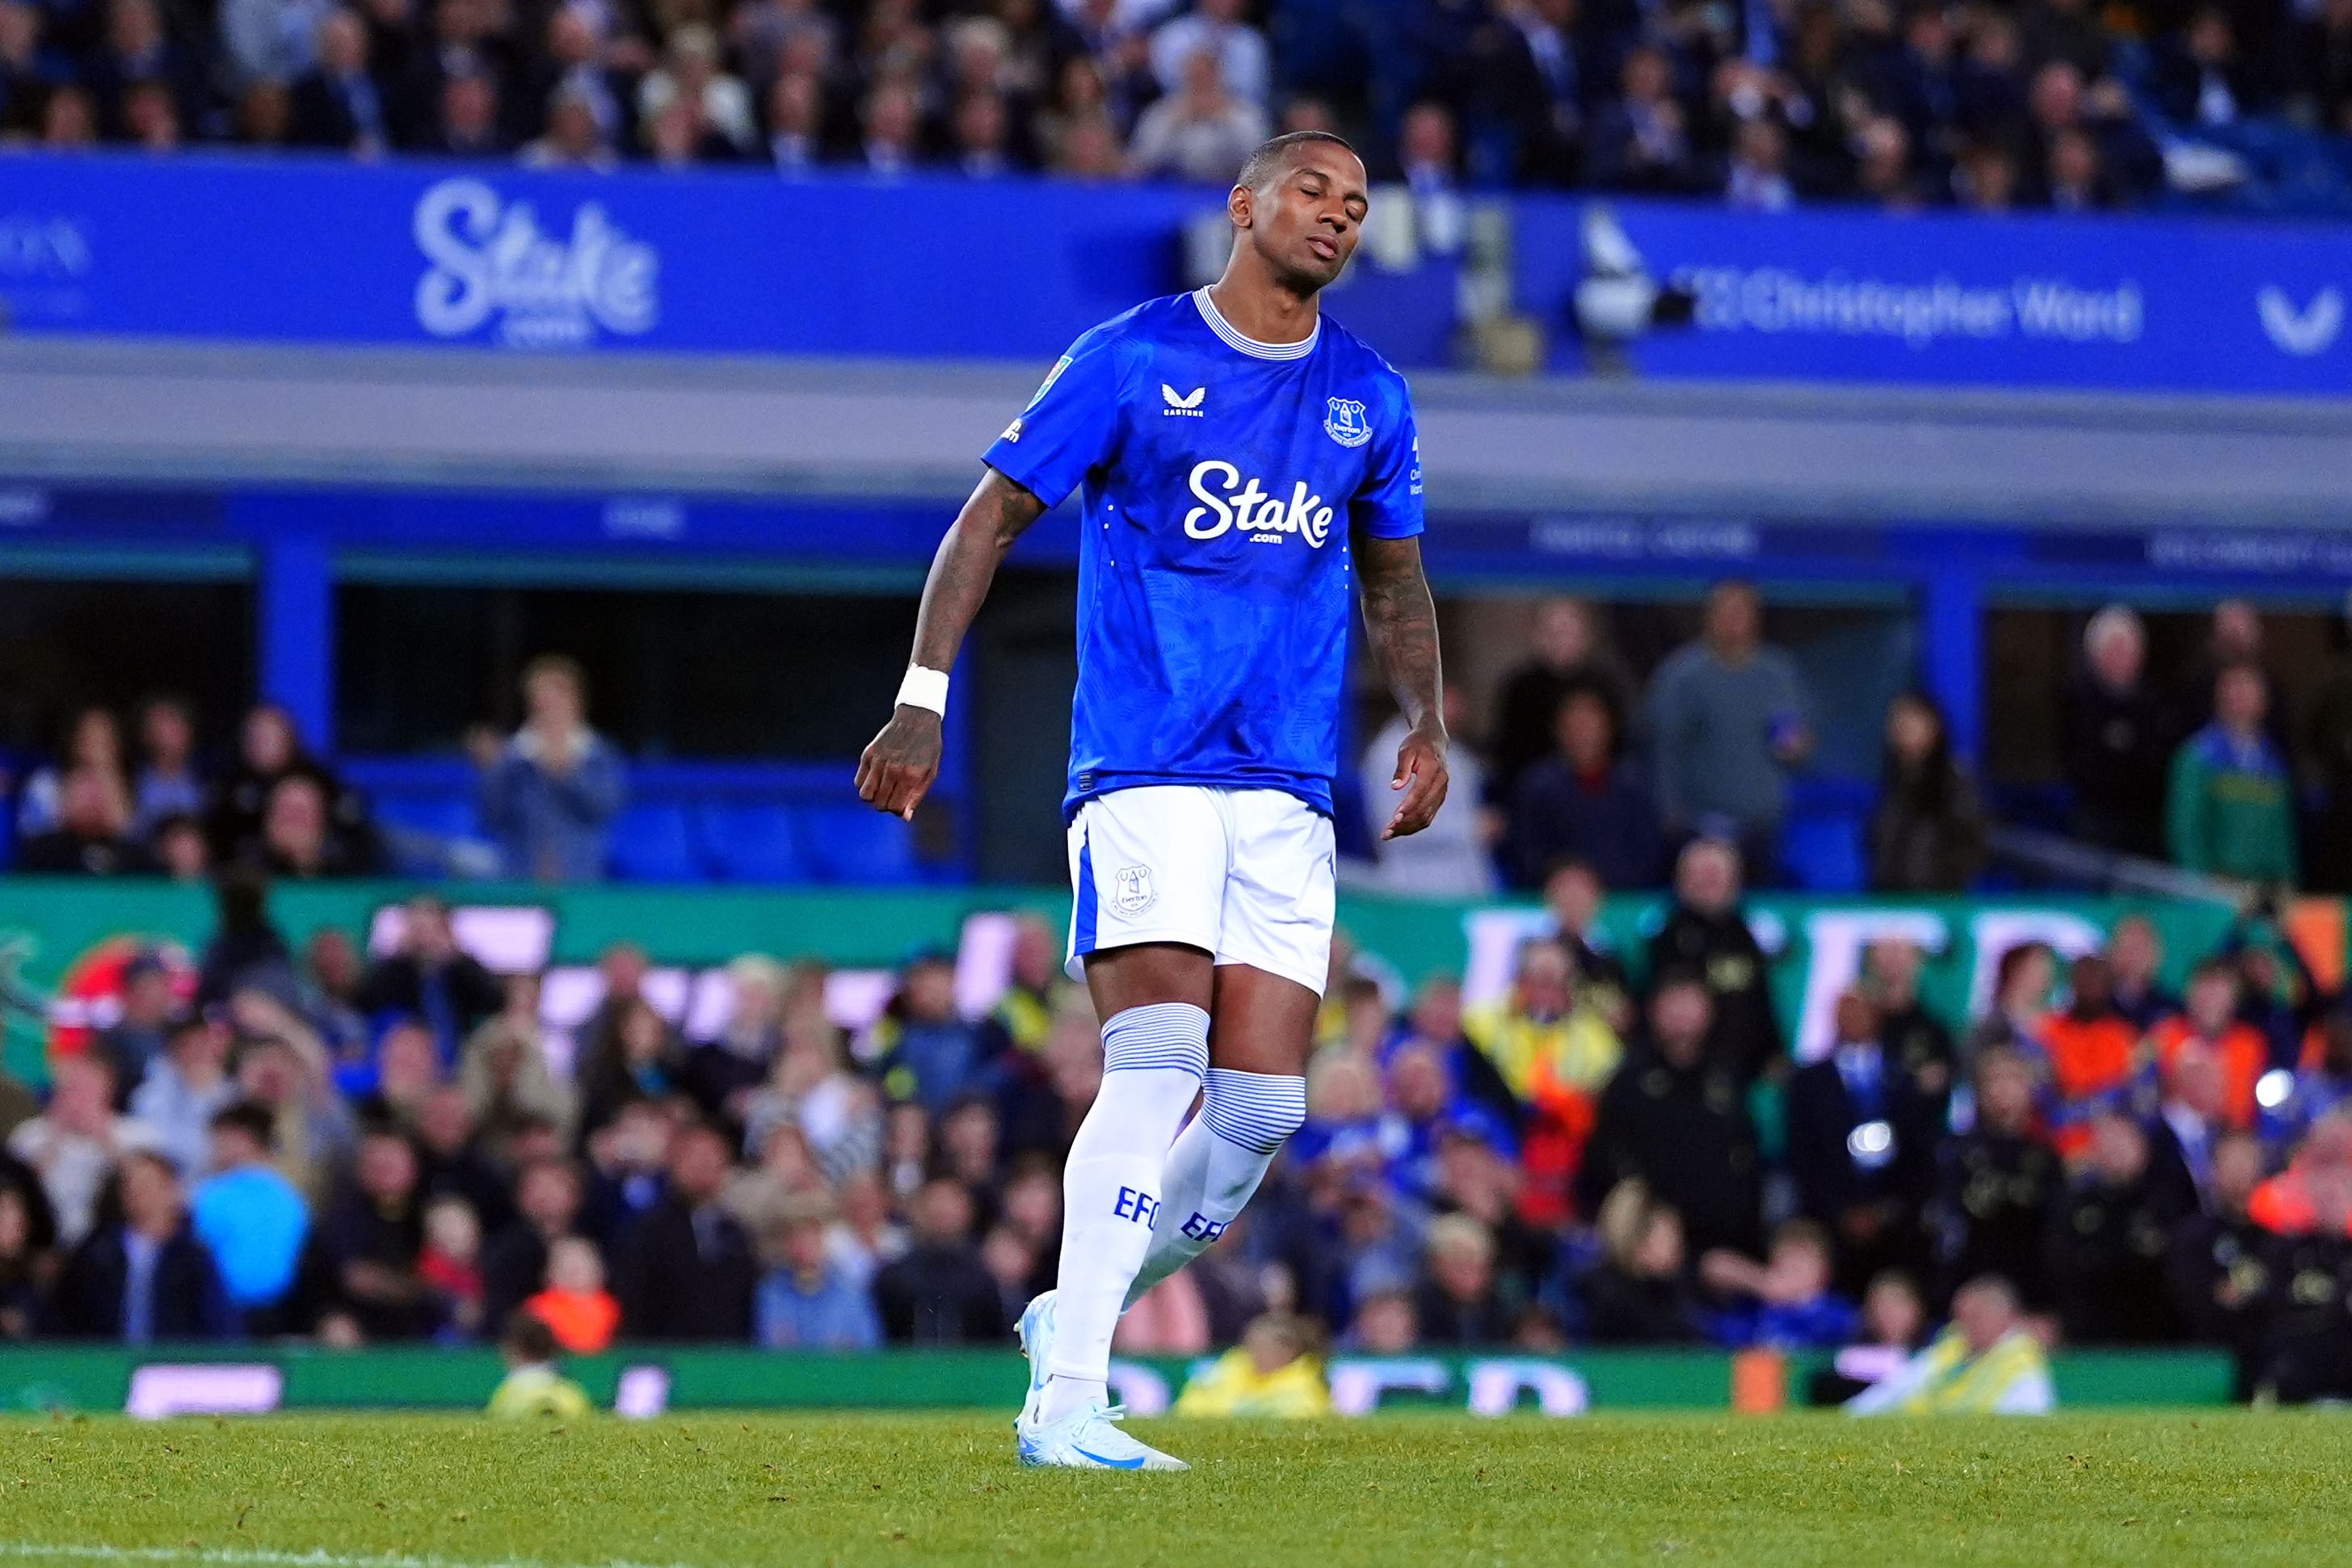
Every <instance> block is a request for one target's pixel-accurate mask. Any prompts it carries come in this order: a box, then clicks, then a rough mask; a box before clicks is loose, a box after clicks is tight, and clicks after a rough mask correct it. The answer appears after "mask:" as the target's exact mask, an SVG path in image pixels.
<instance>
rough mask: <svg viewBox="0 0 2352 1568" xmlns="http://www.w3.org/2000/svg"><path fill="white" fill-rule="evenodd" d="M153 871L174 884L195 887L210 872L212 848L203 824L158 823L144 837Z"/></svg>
mask: <svg viewBox="0 0 2352 1568" xmlns="http://www.w3.org/2000/svg"><path fill="white" fill-rule="evenodd" d="M148 842H149V845H150V852H151V853H152V855H153V857H154V860H155V868H156V869H157V870H158V871H160V872H162V873H163V874H164V875H165V876H168V877H170V878H171V879H172V880H173V882H177V883H198V882H202V881H204V880H205V876H206V875H208V874H209V873H211V871H212V864H213V848H212V842H211V841H210V840H208V839H206V838H205V829H204V823H203V822H202V821H200V820H199V819H197V818H195V817H188V816H172V817H164V818H162V819H161V820H159V821H157V822H156V823H155V825H154V828H153V830H152V831H151V832H150V834H149V836H148Z"/></svg>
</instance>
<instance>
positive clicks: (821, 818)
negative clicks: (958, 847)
mask: <svg viewBox="0 0 2352 1568" xmlns="http://www.w3.org/2000/svg"><path fill="white" fill-rule="evenodd" d="M800 825H801V830H802V842H803V843H804V844H805V845H806V846H807V847H808V857H809V862H810V864H811V866H812V867H813V868H814V871H815V872H816V874H817V876H818V878H819V879H820V880H822V881H824V882H852V883H856V882H866V883H877V882H878V883H896V882H919V881H921V880H922V876H923V869H922V867H921V866H919V865H918V864H917V863H916V862H915V830H914V829H913V827H912V826H910V825H909V824H908V823H906V822H902V821H899V820H898V818H896V817H886V816H884V815H883V814H882V813H881V812H879V811H877V810H873V809H872V808H870V807H866V806H813V807H810V808H808V809H807V810H804V811H803V813H802V814H801V823H800Z"/></svg>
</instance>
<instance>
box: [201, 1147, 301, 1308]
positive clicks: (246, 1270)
mask: <svg viewBox="0 0 2352 1568" xmlns="http://www.w3.org/2000/svg"><path fill="white" fill-rule="evenodd" d="M207 1166H209V1168H212V1176H207V1177H205V1183H203V1185H197V1189H195V1201H193V1213H195V1234H197V1237H203V1239H205V1246H209V1249H212V1255H214V1260H216V1262H219V1267H221V1283H224V1288H226V1293H228V1305H230V1307H236V1312H237V1314H240V1316H242V1322H245V1331H247V1333H252V1335H273V1333H289V1331H291V1328H297V1323H294V1322H289V1314H285V1312H282V1307H285V1305H287V1298H289V1295H291V1291H294V1283H297V1274H299V1270H301V1255H303V1244H306V1241H308V1239H310V1206H308V1204H306V1201H303V1194H301V1192H299V1189H297V1187H294V1183H289V1180H287V1177H285V1176H280V1173H278V1171H275V1168H273V1166H270V1114H268V1112H266V1110H264V1107H258V1105H252V1103H242V1105H230V1107H226V1110H221V1112H216V1114H214V1116H212V1155H209V1159H207Z"/></svg>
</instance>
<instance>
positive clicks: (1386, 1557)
mask: <svg viewBox="0 0 2352 1568" xmlns="http://www.w3.org/2000/svg"><path fill="white" fill-rule="evenodd" d="M1008 1426H1009V1423H1008V1422H1007V1421H1006V1420H1005V1419H1003V1417H1001V1416H911V1417H910V1416H815V1415H802V1416H754V1417H751V1418H746V1419H739V1418H737V1417H735V1416H726V1415H688V1416H671V1417H667V1418H665V1419H663V1420H660V1421H657V1422H652V1423H646V1424H643V1425H633V1424H629V1423H625V1422H621V1421H617V1420H614V1419H612V1418H611V1417H601V1418H598V1419H595V1420H593V1421H583V1422H580V1423H577V1424H574V1425H573V1426H572V1427H554V1426H520V1427H500V1426H494V1425H491V1424H490V1423H488V1422H487V1421H480V1420H472V1419H464V1418H457V1417H442V1416H273V1417H268V1418H264V1419H257V1420H231V1421H225V1422H224V1421H215V1420H193V1421H174V1422H163V1423H156V1424H146V1423H137V1422H131V1421H127V1420H121V1419H116V1418H100V1419H76V1420H48V1421H43V1420H37V1419H32V1420H9V1421H0V1563H6V1562H16V1563H58V1564H83V1565H88V1564H91V1563H123V1564H133V1563H152V1564H158V1565H162V1568H169V1565H170V1564H174V1563H190V1564H204V1563H211V1564H214V1565H215V1568H241V1565H243V1568H297V1565H307V1568H457V1565H488V1564H502V1565H514V1564H521V1563H529V1564H545V1565H549V1568H589V1565H604V1564H614V1563H627V1564H659V1565H670V1564H691V1565H693V1568H755V1565H762V1568H763V1565H767V1564H793V1565H798V1564H811V1565H815V1564H824V1563H831V1564H835V1565H838V1568H847V1565H850V1564H866V1563H1087V1564H1103V1565H1105V1568H1110V1565H1116V1564H1127V1563H1139V1564H1160V1563H1165V1564H1181V1565H1183V1568H1223V1565H1226V1564H1233V1565H1236V1568H1242V1565H1248V1568H1255V1565H1258V1564H1289V1563H1305V1564H1312V1565H1313V1568H1349V1565H1352V1564H1358V1563H1401V1564H1402V1563H1410V1564H1465V1565H1466V1564H1489V1563H1661V1562H1668V1563H1679V1562H1703V1563H1738V1564H1765V1565H1777V1564H1782V1563H1871V1564H1886V1565H1889V1568H1903V1565H1909V1564H1915V1563H1970V1564H1980V1563H2032V1564H2049V1565H2057V1564H2076V1563H2130V1564H2134V1565H2136V1568H2147V1565H2149V1564H2158V1563H2197V1564H2204V1563H2226V1564H2229V1565H2230V1568H2251V1565H2252V1564H2259V1563H2280V1564H2288V1563H2292V1564H2294V1565H2295V1568H2308V1565H2309V1564H2311V1563H2328V1562H2343V1561H2346V1560H2347V1557H2352V1489H2347V1486H2346V1480H2347V1473H2352V1417H2347V1416H2337V1417H2330V1416H2299V1415H2298V1416H2289V1415H2258V1414H2249V1413H2239V1412H2231V1413H2200V1414H2194V1415H2191V1414H2185V1413H2184V1414H2180V1415H2173V1416H2058V1417H2054V1418H2052V1419H2048V1420H2011V1421H1999V1420H1993V1419H1990V1418H1987V1419H1976V1420H1949V1421H1943V1422H1937V1423H1932V1424H1931V1423H1903V1422H1888V1423H1875V1422H1873V1423H1865V1422H1854V1421H1850V1420H1845V1419H1843V1418H1840V1417H1837V1416H1783V1417H1779V1418H1770V1419H1748V1418H1738V1417H1728V1416H1661V1417H1637V1416H1594V1417H1590V1418H1587V1419H1583V1420H1574V1421H1539V1420H1537V1419H1535V1418H1532V1417H1523V1418H1514V1419H1508V1420H1502V1421H1480V1420H1475V1419H1473V1418H1466V1417H1441V1416H1404V1417H1392V1418H1387V1419H1375V1420H1365V1421H1348V1422H1339V1421H1333V1422H1326V1423H1314V1424H1301V1425H1275V1424H1254V1423H1227V1422H1173V1421H1162V1422H1155V1423H1139V1424H1138V1427H1137V1429H1138V1431H1139V1432H1140V1433H1142V1434H1144V1435H1145V1436H1147V1437H1149V1438H1150V1440H1152V1441H1154V1442H1157V1443H1160V1444H1161V1445H1163V1446H1165V1447H1166V1448H1169V1449H1171V1450H1172V1451H1173V1452H1175V1453H1176V1454H1178V1455H1179V1456H1181V1457H1182V1458H1188V1459H1190V1460H1191V1461H1192V1465H1193V1467H1194V1468H1193V1469H1192V1472H1191V1473H1190V1474H1186V1475H1149V1476H1147V1475H1100V1474H1076V1473H1071V1472H1045V1473H1039V1472H1032V1471H1024V1470H1021V1469H1017V1468H1016V1467H1015V1466H1014V1464H1013V1452H1012V1448H1013V1446H1012V1440H1011V1437H1010V1434H1009V1431H1008V1430H1007V1428H1008Z"/></svg>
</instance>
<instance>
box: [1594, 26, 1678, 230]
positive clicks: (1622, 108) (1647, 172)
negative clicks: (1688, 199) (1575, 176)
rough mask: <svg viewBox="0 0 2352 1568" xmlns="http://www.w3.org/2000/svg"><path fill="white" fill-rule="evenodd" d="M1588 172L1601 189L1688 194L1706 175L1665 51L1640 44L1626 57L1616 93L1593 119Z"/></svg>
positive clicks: (1621, 68) (1619, 71) (1619, 73)
mask: <svg viewBox="0 0 2352 1568" xmlns="http://www.w3.org/2000/svg"><path fill="white" fill-rule="evenodd" d="M1589 172H1590V175H1591V183H1592V184H1593V185H1594V186H1595V187H1597V188H1599V189H1601V190H1604V191H1624V192H1627V193H1639V194H1649V195H1691V194H1695V193H1696V192H1697V191H1698V190H1699V188H1700V186H1701V184H1702V183H1703V181H1704V178H1705V176H1704V175H1703V174H1702V173H1701V172H1700V167H1699V162H1698V154H1697V150H1696V148H1695V147H1694V146H1693V144H1692V141H1691V136H1690V126H1689V123H1688V120H1687V119H1686V117H1685V114H1684V111H1683V106H1682V104H1681V103H1680V102H1679V101H1678V100H1677V99H1675V93H1674V68H1673V65H1672V63H1671V62H1670V61H1669V60H1668V58H1667V57H1666V53H1665V51H1664V50H1663V49H1659V48H1654V47H1641V48H1635V49H1633V50H1632V51H1630V52H1629V53H1627V55H1626V56H1625V63H1624V64H1623V65H1622V66H1621V67H1619V68H1618V96H1617V97H1616V98H1615V99H1612V101H1611V102H1610V103H1608V104H1607V105H1606V106H1604V107H1603V108H1602V109H1601V111H1600V113H1599V114H1597V115H1595V116H1594V118H1593V122H1592V140H1591V157H1590V160H1589Z"/></svg>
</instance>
